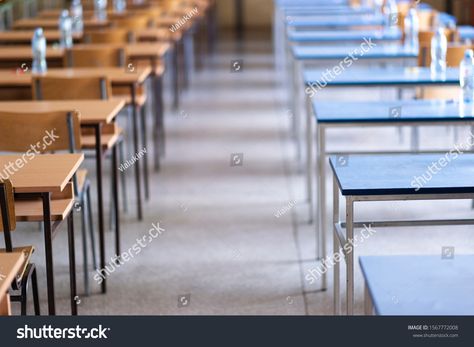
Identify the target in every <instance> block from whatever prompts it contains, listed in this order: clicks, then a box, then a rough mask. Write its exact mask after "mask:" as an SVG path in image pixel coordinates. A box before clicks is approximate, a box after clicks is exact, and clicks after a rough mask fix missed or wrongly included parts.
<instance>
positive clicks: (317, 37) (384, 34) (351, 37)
mask: <svg viewBox="0 0 474 347" xmlns="http://www.w3.org/2000/svg"><path fill="white" fill-rule="evenodd" d="M287 37H288V40H289V41H290V42H294V43H332V42H337V43H341V42H363V41H364V38H366V39H372V40H373V41H374V42H376V43H377V42H379V41H400V40H401V39H402V33H401V31H400V30H399V29H388V30H387V29H386V30H340V31H321V30H320V31H317V30H313V31H294V30H290V31H289V32H288V35H287Z"/></svg>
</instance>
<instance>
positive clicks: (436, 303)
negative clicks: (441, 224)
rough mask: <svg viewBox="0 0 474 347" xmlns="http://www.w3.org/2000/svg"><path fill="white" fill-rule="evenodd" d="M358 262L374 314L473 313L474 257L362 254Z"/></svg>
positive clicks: (439, 314) (433, 314) (450, 314)
mask: <svg viewBox="0 0 474 347" xmlns="http://www.w3.org/2000/svg"><path fill="white" fill-rule="evenodd" d="M359 263H360V266H361V268H362V272H363V274H364V278H365V281H366V284H367V286H368V289H369V292H370V296H371V298H372V302H373V304H374V310H375V313H376V314H378V315H401V316H404V315H405V316H407V315H410V316H412V315H413V316H415V315H420V316H425V315H426V316H428V315H429V316H456V315H474V295H473V293H474V266H473V264H474V256H472V255H457V254H455V255H454V257H451V256H450V255H449V256H448V257H446V256H445V257H444V258H442V257H441V254H440V255H438V256H416V255H415V256H364V257H360V258H359Z"/></svg>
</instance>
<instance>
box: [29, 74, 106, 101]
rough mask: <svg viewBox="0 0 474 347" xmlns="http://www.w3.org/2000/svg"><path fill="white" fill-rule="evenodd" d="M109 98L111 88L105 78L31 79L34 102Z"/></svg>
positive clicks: (47, 77)
mask: <svg viewBox="0 0 474 347" xmlns="http://www.w3.org/2000/svg"><path fill="white" fill-rule="evenodd" d="M111 96H112V86H111V84H110V81H109V80H108V79H107V77H49V76H37V77H34V78H33V98H34V99H36V100H65V99H72V100H91V99H102V100H105V99H108V98H110V97H111Z"/></svg>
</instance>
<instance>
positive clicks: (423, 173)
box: [329, 139, 474, 196]
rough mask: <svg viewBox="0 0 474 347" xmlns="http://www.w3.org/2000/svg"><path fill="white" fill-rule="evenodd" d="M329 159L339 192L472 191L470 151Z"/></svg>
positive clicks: (473, 177) (473, 156)
mask: <svg viewBox="0 0 474 347" xmlns="http://www.w3.org/2000/svg"><path fill="white" fill-rule="evenodd" d="M471 140H472V139H471ZM464 142H466V143H467V139H465V141H464ZM459 148H462V147H459ZM456 154H457V156H456V158H454V157H455V155H456ZM445 157H447V158H449V162H447V164H446V161H447V160H448V159H445V160H444V161H443V163H441V162H440V160H441V159H442V158H445ZM329 162H330V165H331V169H332V171H333V173H334V174H335V176H336V178H337V181H338V184H339V188H340V190H341V193H342V195H354V196H355V195H417V194H455V193H474V154H468V153H463V154H462V155H460V154H459V153H458V152H457V151H453V153H448V154H447V155H445V154H400V155H398V154H396V155H385V154H376V155H356V154H354V155H340V156H332V157H331V158H330V159H329ZM433 163H434V164H435V165H436V166H433ZM443 164H444V166H442V165H443ZM430 167H431V171H433V172H434V174H431V173H430V171H429V168H430ZM430 177H431V178H430Z"/></svg>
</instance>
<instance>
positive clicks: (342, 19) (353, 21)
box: [286, 15, 385, 28]
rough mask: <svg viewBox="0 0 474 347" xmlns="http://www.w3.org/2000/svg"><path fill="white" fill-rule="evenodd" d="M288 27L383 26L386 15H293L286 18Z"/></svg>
mask: <svg viewBox="0 0 474 347" xmlns="http://www.w3.org/2000/svg"><path fill="white" fill-rule="evenodd" d="M286 24H287V25H288V27H294V28H302V27H310V28H350V27H359V26H383V25H384V24H385V17H383V16H382V15H360V16H344V15H341V16H329V17H328V16H325V15H319V16H318V15H316V16H314V15H313V16H291V17H289V18H286Z"/></svg>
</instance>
